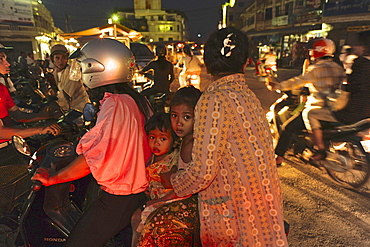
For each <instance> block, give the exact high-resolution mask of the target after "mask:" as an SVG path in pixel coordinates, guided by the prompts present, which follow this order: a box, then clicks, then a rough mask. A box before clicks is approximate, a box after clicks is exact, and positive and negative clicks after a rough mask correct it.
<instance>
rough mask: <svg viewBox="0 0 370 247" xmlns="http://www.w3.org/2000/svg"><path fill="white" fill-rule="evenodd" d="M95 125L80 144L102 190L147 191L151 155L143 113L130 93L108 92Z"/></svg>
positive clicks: (120, 192) (118, 191)
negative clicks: (147, 173)
mask: <svg viewBox="0 0 370 247" xmlns="http://www.w3.org/2000/svg"><path fill="white" fill-rule="evenodd" d="M100 103H101V106H100V112H99V114H98V119H97V122H96V125H95V126H94V127H93V128H92V129H91V130H90V131H89V132H88V133H86V134H85V135H84V136H83V137H82V139H81V140H80V143H79V144H78V146H77V153H78V154H83V155H84V156H85V158H86V161H87V164H88V166H89V167H90V170H91V173H92V175H93V176H94V178H95V179H96V181H97V182H98V184H99V185H101V188H102V190H104V191H106V192H108V193H110V194H114V195H129V194H137V193H140V192H143V191H145V189H146V188H147V186H148V180H147V177H146V172H145V161H146V160H147V159H148V158H149V156H150V150H149V146H148V140H147V135H146V133H145V131H144V122H145V119H144V116H143V114H142V113H141V112H140V110H139V108H138V106H137V105H136V103H135V101H134V100H133V99H132V98H131V97H130V96H129V95H127V94H111V93H105V95H104V98H103V99H102V100H101V102H100Z"/></svg>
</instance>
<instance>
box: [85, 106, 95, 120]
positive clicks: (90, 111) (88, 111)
mask: <svg viewBox="0 0 370 247" xmlns="http://www.w3.org/2000/svg"><path fill="white" fill-rule="evenodd" d="M83 114H84V120H85V121H88V122H91V121H93V120H94V118H95V106H94V105H93V104H91V103H87V104H86V105H85V107H84V110H83Z"/></svg>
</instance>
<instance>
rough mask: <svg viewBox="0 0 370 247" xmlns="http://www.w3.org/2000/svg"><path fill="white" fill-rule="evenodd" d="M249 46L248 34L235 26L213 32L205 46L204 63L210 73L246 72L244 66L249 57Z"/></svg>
mask: <svg viewBox="0 0 370 247" xmlns="http://www.w3.org/2000/svg"><path fill="white" fill-rule="evenodd" d="M247 47H248V38H247V36H246V35H245V34H244V33H243V32H242V31H240V30H238V29H236V28H235V27H227V28H223V29H220V30H218V31H216V32H214V33H212V34H211V35H210V37H209V38H208V40H207V42H206V43H205V46H204V63H205V65H206V67H207V71H208V73H211V74H212V75H228V74H234V73H244V71H243V68H244V65H245V63H246V61H247V59H248V52H247Z"/></svg>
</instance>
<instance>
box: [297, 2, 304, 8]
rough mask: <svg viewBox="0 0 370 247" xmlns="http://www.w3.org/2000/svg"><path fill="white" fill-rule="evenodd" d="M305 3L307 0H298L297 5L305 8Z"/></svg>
mask: <svg viewBox="0 0 370 247" xmlns="http://www.w3.org/2000/svg"><path fill="white" fill-rule="evenodd" d="M304 2H305V0H298V1H297V2H296V5H297V6H299V7H303V6H304Z"/></svg>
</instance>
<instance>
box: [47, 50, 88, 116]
mask: <svg viewBox="0 0 370 247" xmlns="http://www.w3.org/2000/svg"><path fill="white" fill-rule="evenodd" d="M68 55H69V53H68V50H67V48H66V47H65V46H64V45H61V44H57V45H54V46H53V47H52V48H51V55H50V59H51V62H52V63H53V64H54V67H55V70H54V71H53V76H54V78H55V81H56V84H57V86H58V91H59V92H58V104H59V105H60V107H61V108H62V110H63V111H68V110H71V109H74V110H77V111H80V112H82V110H83V108H84V106H85V105H86V103H88V102H90V100H89V96H88V94H87V92H86V90H85V88H84V85H83V84H82V82H81V80H72V79H71V78H70V73H71V72H70V70H71V66H70V65H69V64H68Z"/></svg>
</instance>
